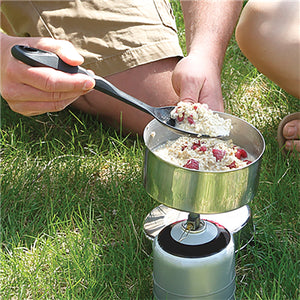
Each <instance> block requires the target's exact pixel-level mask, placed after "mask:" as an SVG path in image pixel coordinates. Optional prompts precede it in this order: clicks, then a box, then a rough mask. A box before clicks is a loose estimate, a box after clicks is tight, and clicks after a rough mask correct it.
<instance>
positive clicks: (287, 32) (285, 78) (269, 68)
mask: <svg viewBox="0 0 300 300" xmlns="http://www.w3.org/2000/svg"><path fill="white" fill-rule="evenodd" d="M299 10H300V1H299V0H289V1H288V0H276V1H257V0H249V1H248V3H247V4H246V6H245V8H244V10H243V11H242V14H241V17H240V20H239V23H238V25H237V29H236V39H237V42H238V45H239V47H240V49H241V50H242V52H243V53H244V54H245V56H246V57H247V58H248V59H249V60H250V61H251V63H252V64H253V65H254V66H255V67H256V68H257V69H258V70H259V71H260V72H262V73H263V74H264V75H266V76H267V77H268V78H269V79H271V80H272V81H274V82H275V83H276V84H278V85H279V86H280V87H281V88H283V89H284V90H286V91H287V92H288V93H290V94H291V95H293V96H295V97H297V98H300V34H299V28H300V14H299ZM282 135H283V137H284V138H285V140H286V142H285V149H286V150H293V148H295V149H296V151H298V152H300V140H299V138H300V120H299V119H295V120H292V121H289V122H288V123H287V124H285V126H284V127H283V128H282Z"/></svg>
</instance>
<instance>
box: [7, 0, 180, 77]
mask: <svg viewBox="0 0 300 300" xmlns="http://www.w3.org/2000/svg"><path fill="white" fill-rule="evenodd" d="M1 10H2V13H4V15H5V16H6V17H7V19H8V20H9V22H10V24H11V25H12V28H13V30H14V34H15V35H18V36H32V37H33V36H43V37H53V38H55V39H62V40H68V41H70V42H72V43H73V45H74V46H75V47H76V48H77V50H78V51H79V53H80V54H81V55H82V56H83V57H84V58H85V62H84V64H83V66H84V67H85V68H88V69H92V70H93V71H94V72H95V73H96V74H97V75H101V76H107V75H110V74H114V73H117V72H121V71H124V70H127V69H129V68H132V67H135V66H138V65H141V64H146V63H149V62H153V61H157V60H160V59H164V58H168V57H175V56H182V55H183V54H182V51H181V48H180V46H179V42H178V37H177V30H176V24H175V18H174V16H173V14H172V9H171V6H170V3H169V1H168V0H87V1H84V0H75V1H64V0H61V1H45V0H44V1H25V0H24V1H2V4H1ZM3 29H4V30H5V28H3Z"/></svg>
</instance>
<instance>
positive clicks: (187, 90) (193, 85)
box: [179, 79, 203, 103]
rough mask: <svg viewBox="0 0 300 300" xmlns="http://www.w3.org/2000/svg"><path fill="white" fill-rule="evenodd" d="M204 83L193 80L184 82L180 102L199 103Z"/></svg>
mask: <svg viewBox="0 0 300 300" xmlns="http://www.w3.org/2000/svg"><path fill="white" fill-rule="evenodd" d="M202 86H203V82H196V81H194V80H193V79H190V80H189V79H187V80H184V81H182V83H181V87H180V94H179V99H180V101H188V102H193V103H195V102H198V100H199V98H200V93H201V89H202Z"/></svg>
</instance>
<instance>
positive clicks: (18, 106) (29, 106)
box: [9, 98, 76, 116]
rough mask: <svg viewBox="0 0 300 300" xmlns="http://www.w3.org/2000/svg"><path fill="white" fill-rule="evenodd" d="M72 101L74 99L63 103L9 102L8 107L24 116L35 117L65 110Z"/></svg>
mask: <svg viewBox="0 0 300 300" xmlns="http://www.w3.org/2000/svg"><path fill="white" fill-rule="evenodd" d="M74 100H76V99H74V98H71V99H65V100H63V101H50V102H44V101H40V102H37V101H27V102H20V101H10V102H9V106H10V108H11V109H12V110H13V111H15V112H17V113H20V114H22V115H25V116H36V115H41V114H44V113H46V112H57V111H61V110H63V109H65V108H66V107H67V106H68V105H70V104H71V103H72V102H73V101H74Z"/></svg>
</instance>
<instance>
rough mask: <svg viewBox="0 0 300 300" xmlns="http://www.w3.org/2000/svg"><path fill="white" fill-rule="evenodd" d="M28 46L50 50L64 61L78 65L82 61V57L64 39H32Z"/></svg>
mask: <svg viewBox="0 0 300 300" xmlns="http://www.w3.org/2000/svg"><path fill="white" fill-rule="evenodd" d="M30 43H31V44H30V45H29V46H30V47H34V48H38V49H41V50H45V51H50V52H53V53H55V54H57V55H58V56H59V57H60V58H61V59H62V60H63V61H64V62H65V63H67V64H69V65H72V66H78V65H81V64H82V63H83V61H84V59H83V57H82V56H81V55H80V54H79V53H78V51H77V50H76V49H75V47H74V46H73V44H72V43H70V42H68V41H64V40H55V39H52V38H44V39H40V38H38V39H36V40H35V39H33V40H32V41H31V42H30Z"/></svg>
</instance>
